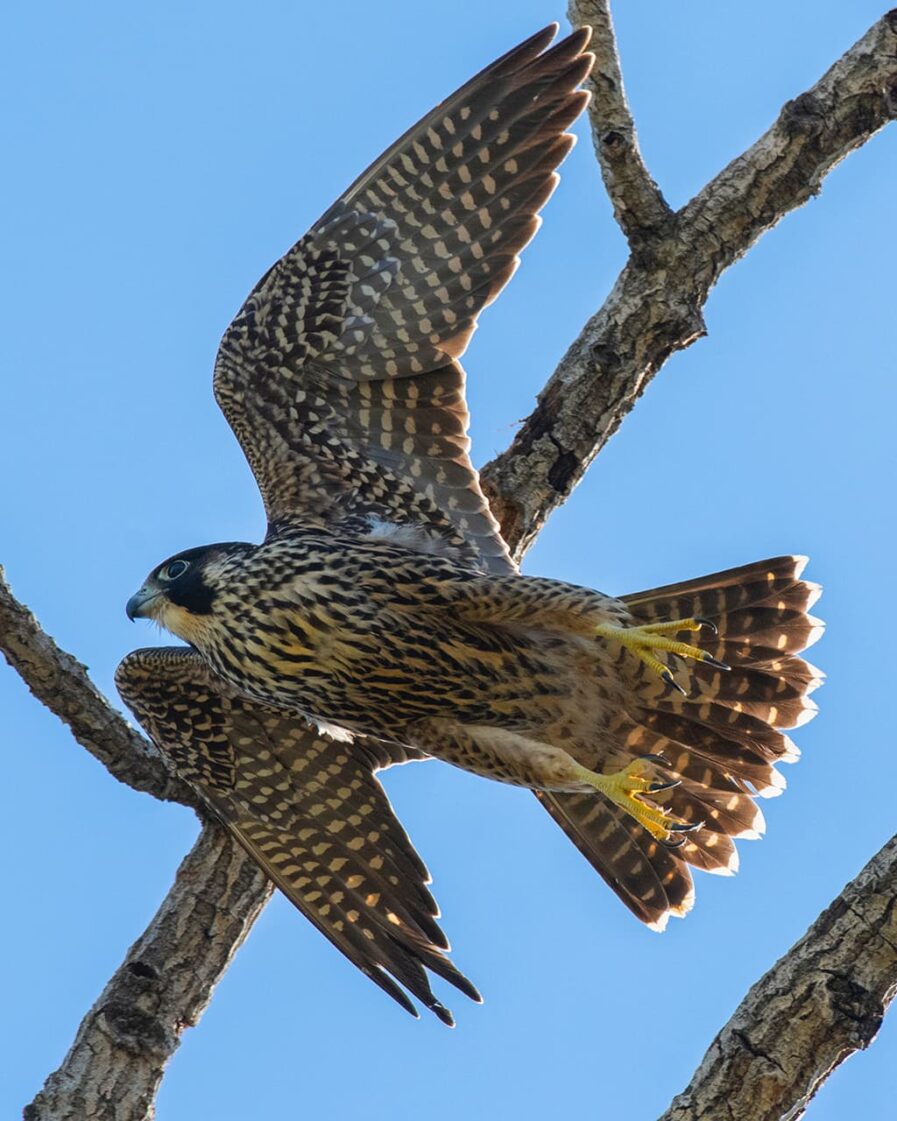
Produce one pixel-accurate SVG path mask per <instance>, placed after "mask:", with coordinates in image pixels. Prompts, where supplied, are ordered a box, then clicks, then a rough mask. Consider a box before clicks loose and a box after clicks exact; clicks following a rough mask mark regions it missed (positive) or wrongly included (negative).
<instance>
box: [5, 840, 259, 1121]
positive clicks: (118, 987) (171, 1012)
mask: <svg viewBox="0 0 897 1121" xmlns="http://www.w3.org/2000/svg"><path fill="white" fill-rule="evenodd" d="M271 890H272V888H271V885H270V883H269V882H268V880H267V878H266V877H265V874H264V873H263V872H262V871H261V869H260V868H259V867H258V865H257V864H255V862H254V861H252V860H251V859H250V858H249V857H248V856H246V854H245V853H244V852H243V850H242V849H240V848H239V847H238V846H237V845H235V844H234V843H233V842H232V841H231V839H230V837H229V836H228V835H227V834H226V833H225V832H224V830H223V829H221V828H220V827H218V826H216V825H207V826H205V827H204V828H203V830H202V832H201V834H200V836H199V840H198V841H197V842H196V844H195V845H194V846H193V849H192V850H191V851H190V853H189V854H188V855H187V857H186V858H185V859H184V861H183V863H182V864H181V866H180V868H179V869H178V873H177V876H176V878H175V881H174V884H173V885H172V888H171V890H170V891H169V893H168V895H167V896H166V898H165V901H164V902H163V904H162V906H161V907H160V908H159V910H158V912H157V913H156V916H155V918H154V919H153V921H152V922H151V923H150V925H149V926H148V927H147V929H146V930H145V931H144V933H143V934H142V935H141V936H140V938H138V940H137V941H136V942H135V943H134V945H133V946H132V947H131V948H130V950H128V953H127V956H126V957H125V960H124V961H123V962H122V964H121V965H120V966H119V967H118V969H117V970H116V971H115V973H114V974H113V976H112V978H111V979H110V981H109V983H108V984H107V985H106V987H105V988H104V989H103V991H102V993H101V994H100V997H99V999H98V1000H97V1002H96V1004H94V1006H93V1008H91V1010H90V1011H89V1012H88V1013H87V1015H86V1016H85V1017H84V1019H83V1020H82V1022H81V1026H80V1027H79V1029H78V1034H77V1035H76V1036H75V1041H74V1043H73V1044H72V1046H71V1049H70V1050H69V1053H68V1054H67V1055H66V1057H65V1061H64V1062H63V1064H62V1066H61V1067H60V1068H59V1070H57V1071H56V1072H55V1073H54V1074H51V1075H50V1077H49V1078H48V1079H47V1081H46V1083H45V1084H44V1087H43V1089H42V1090H41V1092H40V1093H39V1094H38V1095H37V1097H36V1098H35V1099H34V1101H33V1102H32V1103H31V1104H30V1105H29V1106H27V1107H26V1109H25V1112H24V1115H23V1116H24V1121H51V1119H52V1121H61V1119H63V1118H65V1119H70V1121H88V1119H90V1121H134V1119H135V1118H151V1117H153V1116H154V1108H153V1102H154V1100H155V1097H156V1092H157V1091H158V1089H159V1083H160V1082H161V1081H162V1074H163V1073H164V1070H165V1066H166V1064H167V1062H168V1060H169V1059H170V1058H171V1055H172V1054H173V1052H174V1051H175V1050H176V1049H177V1046H178V1044H179V1042H180V1037H181V1034H182V1032H183V1031H184V1029H185V1028H190V1027H193V1026H194V1024H196V1023H197V1022H198V1020H199V1017H200V1016H201V1015H202V1013H203V1011H204V1010H205V1007H206V1005H207V1004H208V1003H209V999H210V998H211V996H212V990H213V989H214V987H215V984H216V983H217V981H218V979H219V978H220V977H221V975H222V974H223V973H224V971H225V970H226V969H227V967H228V965H229V964H230V960H231V958H232V957H233V956H234V954H235V953H236V951H237V950H238V949H239V948H240V945H241V944H242V942H243V939H244V938H245V937H246V935H247V934H248V932H249V928H250V927H251V926H252V924H253V922H254V921H255V919H256V917H257V916H258V914H259V912H260V911H261V909H262V907H264V905H265V903H266V902H267V900H268V897H269V896H270V894H271Z"/></svg>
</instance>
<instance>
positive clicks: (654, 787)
mask: <svg viewBox="0 0 897 1121" xmlns="http://www.w3.org/2000/svg"><path fill="white" fill-rule="evenodd" d="M681 785H682V779H681V778H674V779H672V780H671V781H670V782H652V783H651V785H650V786H649V787H648V789H647V792H646V793H648V794H659V793H660V792H661V790H672V789H673V787H674V786H681Z"/></svg>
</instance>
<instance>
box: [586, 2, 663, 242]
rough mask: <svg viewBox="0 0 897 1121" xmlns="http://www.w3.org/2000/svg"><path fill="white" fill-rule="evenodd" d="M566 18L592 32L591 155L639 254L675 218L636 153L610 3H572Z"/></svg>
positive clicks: (621, 222) (634, 137)
mask: <svg viewBox="0 0 897 1121" xmlns="http://www.w3.org/2000/svg"><path fill="white" fill-rule="evenodd" d="M567 14H568V16H569V17H570V22H571V23H572V24H573V26H574V27H591V28H592V42H591V45H590V50H591V51H592V53H593V54H594V55H595V66H594V68H593V70H592V74H591V77H590V78H589V79H588V80H587V82H586V87H587V88H588V89H589V90H590V91H591V94H592V100H591V102H590V104H589V121H590V122H591V125H592V140H593V142H594V144H595V155H596V156H597V157H598V165H599V167H600V168H601V177H602V179H603V180H604V186H605V189H606V190H607V193H608V195H609V197H610V201H611V203H612V204H613V208H614V217H615V218H616V219H617V222H618V223H619V224H620V228H621V229H622V231H623V233H624V234H625V235H626V238H627V240H628V241H629V245H630V248H631V249H633V250H637V249H638V247H639V245H640V244H641V243H642V242H644V241H646V240H649V239H650V238H651V237H653V236H654V234H655V233H656V231H657V230H658V229H659V228H660V227H661V226H663V225H665V224H666V223H667V221H668V220H669V219H670V218H671V217H672V214H673V212H672V210H671V209H670V206H669V204H668V203H667V201H666V199H665V198H664V197H663V195H662V194H661V191H660V188H659V187H658V186H657V184H656V183H655V182H654V180H653V179H652V178H651V175H650V173H649V171H648V169H647V168H646V167H645V163H644V161H643V159H642V154H641V152H640V151H639V146H638V136H637V135H636V131H635V122H634V121H633V119H632V114H631V113H630V111H629V105H628V103H627V101H626V93H625V91H624V89H623V75H622V73H621V71H620V57H619V55H618V54H617V42H616V37H615V35H614V25H613V20H612V19H611V14H610V3H609V0H570V6H569V9H568V13H567Z"/></svg>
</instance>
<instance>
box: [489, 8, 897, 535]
mask: <svg viewBox="0 0 897 1121" xmlns="http://www.w3.org/2000/svg"><path fill="white" fill-rule="evenodd" d="M895 52H897V10H895V11H892V12H889V13H888V14H887V15H885V16H883V17H882V18H881V19H880V20H879V21H878V22H877V23H876V24H874V25H873V26H872V28H871V29H870V30H869V31H868V32H867V34H866V35H864V36H863V38H862V39H860V40H859V42H858V43H856V44H855V45H854V46H853V47H851V49H850V50H849V51H848V52H847V53H846V54H845V55H844V56H843V57H842V58H840V59H839V60H838V62H836V63H835V65H834V66H833V67H832V68H831V69H830V70H829V71H828V73H827V74H825V75H824V77H823V78H821V79H820V81H819V82H817V84H816V85H815V86H813V87H812V89H810V90H808V91H807V92H806V93H804V94H801V96H800V97H798V98H796V99H795V100H794V101H790V102H788V104H787V105H786V106H785V107H784V108H783V109H782V112H781V113H780V114H779V117H778V120H777V121H776V122H775V124H774V125H773V126H772V128H770V129H769V131H768V132H766V133H765V134H764V135H763V136H762V137H761V138H760V139H759V140H758V141H757V142H756V144H754V145H753V147H751V148H749V149H748V151H747V152H745V153H744V154H743V155H741V156H739V157H738V158H737V159H735V160H733V161H732V163H730V164H729V166H728V167H727V168H725V170H724V171H722V172H721V173H720V174H719V175H718V176H717V177H716V178H715V179H714V180H713V181H712V182H710V183H709V184H708V185H707V186H706V187H705V188H704V189H703V190H702V191H701V192H700V194H698V195H696V196H695V198H693V199H692V200H691V202H689V203H688V204H687V206H685V207H684V208H683V209H682V210H681V211H679V212H678V213H677V214H676V215H675V216H674V218H673V219H671V221H670V223H669V225H668V227H667V228H666V229H665V230H664V232H663V234H662V236H661V235H658V236H657V237H655V238H654V239H653V240H651V241H650V242H649V243H647V244H646V245H644V246H643V247H642V248H641V249H640V250H638V251H637V252H634V253H633V255H632V256H631V257H630V259H629V261H628V263H627V264H626V267H625V268H624V269H623V272H622V273H621V274H620V276H619V278H618V279H617V282H616V284H615V285H614V288H613V291H612V292H611V294H610V295H609V296H608V298H607V301H606V302H605V304H604V306H603V307H602V308H601V310H600V311H599V312H598V313H597V314H596V315H595V316H593V317H592V319H590V320H589V322H588V323H586V325H585V327H584V328H583V330H582V332H581V334H580V335H579V338H577V339H576V341H575V342H574V343H573V345H572V346H571V347H570V349H569V350H568V351H567V354H566V355H565V356H564V358H563V359H562V360H561V363H560V365H559V366H558V368H557V370H556V371H555V373H554V374H553V375H552V377H551V379H550V381H549V382H548V384H547V385H546V387H545V389H544V390H543V391H542V393H541V394H540V396H539V401H538V405H537V406H536V409H535V411H534V412H533V413H532V414H531V415H530V417H529V418H528V419H527V421H526V422H525V423H524V425H523V426H522V428H521V429H520V431H519V432H518V433H517V436H516V437H515V439H514V442H513V443H512V445H511V447H510V448H509V449H508V450H507V451H506V452H504V453H503V454H502V455H500V456H498V457H497V458H496V459H494V460H493V461H492V462H491V463H490V464H489V466H488V468H487V469H486V473H485V474H486V479H487V484H488V491H489V496H490V499H491V501H492V504H493V508H494V510H495V512H496V514H497V515H498V517H499V519H500V521H501V523H502V530H503V532H504V534H505V536H506V538H507V539H508V540H509V541H510V542H511V543H512V545H513V546H514V547H515V548H516V549H517V550H518V554H519V553H520V552H521V551H522V550H523V549H524V548H525V546H526V545H528V544H529V542H530V541H531V540H532V538H533V536H534V535H535V534H536V533H538V531H539V529H540V528H541V526H542V524H543V522H544V521H545V518H546V517H547V516H548V514H549V513H550V512H551V511H552V510H553V509H554V508H555V507H556V506H558V505H559V504H560V503H561V502H562V501H563V500H564V499H565V498H566V497H567V495H568V494H569V493H570V491H571V490H572V489H573V487H574V486H575V485H576V483H577V482H578V481H579V480H580V478H581V477H582V475H583V472H584V471H585V470H586V468H587V467H588V465H589V464H590V463H591V462H592V460H593V459H594V457H595V455H596V454H597V453H598V452H599V451H600V449H601V448H602V447H603V446H604V444H605V443H606V442H607V440H608V439H609V438H610V437H611V436H612V435H613V433H614V432H615V431H616V429H617V428H618V426H619V424H620V421H621V420H622V419H623V417H624V416H625V415H626V414H627V413H628V412H629V410H630V409H631V408H632V407H633V405H634V404H635V402H636V401H637V400H638V398H639V397H640V396H641V394H642V393H643V392H644V389H645V386H646V385H647V384H648V382H649V381H650V380H651V378H653V377H654V375H655V374H656V373H657V371H658V370H659V369H660V367H661V366H662V365H663V364H664V362H665V361H666V360H667V359H668V358H669V357H670V355H671V354H672V353H673V352H674V351H676V350H680V349H682V348H684V347H686V346H689V345H690V344H691V343H692V342H694V341H695V339H697V338H699V337H700V336H701V335H703V334H704V333H705V329H704V321H703V317H702V309H703V306H704V303H705V302H706V300H707V296H708V294H709V292H710V289H711V288H712V287H713V285H714V284H715V283H716V281H717V280H718V279H719V276H720V274H721V273H722V272H723V271H724V270H725V269H726V268H728V267H729V265H731V264H733V262H735V261H736V260H737V259H738V258H739V257H740V256H742V254H744V253H745V252H746V251H747V250H748V249H749V248H750V247H751V245H753V244H754V242H755V241H756V240H757V238H758V237H760V235H761V234H762V233H764V232H765V231H766V230H768V229H770V228H771V227H772V226H774V225H775V224H776V223H777V222H778V221H779V220H780V219H781V218H782V217H784V215H785V214H787V213H788V212H789V211H791V210H794V209H795V208H796V207H798V206H800V205H801V204H803V203H804V202H806V201H807V199H808V198H810V197H811V196H812V195H813V194H815V193H817V192H818V190H819V186H820V183H821V182H822V180H823V178H824V177H825V176H826V175H827V174H828V172H829V171H831V169H832V168H833V167H834V166H835V164H837V163H838V162H839V160H842V159H843V158H844V157H845V156H846V155H847V154H848V153H850V152H852V151H853V150H854V149H855V148H857V147H859V146H860V145H861V144H863V143H865V141H867V140H868V139H869V138H870V137H871V136H873V135H874V134H875V133H876V132H877V131H878V130H879V129H880V128H882V127H883V126H884V125H885V124H887V123H888V122H889V121H892V120H893V119H894V118H895V116H897V53H895Z"/></svg>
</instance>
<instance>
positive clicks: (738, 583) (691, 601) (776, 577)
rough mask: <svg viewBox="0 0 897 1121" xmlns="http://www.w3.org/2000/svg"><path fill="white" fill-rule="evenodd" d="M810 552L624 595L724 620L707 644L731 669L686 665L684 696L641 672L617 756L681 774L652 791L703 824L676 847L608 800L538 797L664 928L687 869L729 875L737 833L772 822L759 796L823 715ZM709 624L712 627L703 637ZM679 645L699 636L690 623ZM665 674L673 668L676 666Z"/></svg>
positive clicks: (673, 611)
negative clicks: (818, 700)
mask: <svg viewBox="0 0 897 1121" xmlns="http://www.w3.org/2000/svg"><path fill="white" fill-rule="evenodd" d="M806 563H807V560H806V557H796V556H785V557H776V558H774V559H772V560H765V561H758V562H756V563H754V564H749V565H745V566H743V567H741V568H736V569H731V570H729V571H726V572H719V573H715V574H713V575H710V576H704V577H701V578H700V579H697V580H689V581H686V582H684V583H680V584H670V585H666V586H664V587H661V588H654V589H651V590H650V591H645V592H637V593H636V594H634V595H629V596H623V597H621V598H622V601H623V603H625V604H626V606H627V608H628V610H629V612H630V613H631V615H632V620H633V624H634V625H643V624H647V623H655V622H663V621H666V620H670V619H693V618H700V619H704V620H706V621H707V622H709V623H712V624H713V626H714V627H715V628H716V634H715V635H714V636H712V637H710V638H709V639H706V640H705V639H704V638H703V637H702V640H701V645H702V647H703V648H704V649H706V650H707V652H708V653H709V654H711V655H712V657H714V658H715V659H717V660H718V661H721V662H724V663H725V664H726V665H728V666H730V667H731V669H730V670H729V671H724V670H721V669H718V668H716V667H714V666H711V665H708V664H706V663H699V664H698V665H696V666H692V665H690V666H689V672H690V684H689V689H688V693H687V695H685V696H683V695H681V694H680V693H679V692H678V691H676V690H675V689H673V688H672V687H670V686H669V685H668V684H666V683H664V682H663V681H661V680H660V679H659V678H657V677H656V676H652V675H650V674H649V673H647V672H643V667H637V668H635V669H634V671H633V691H632V699H631V704H630V705H629V706H628V711H627V712H626V713H622V714H620V718H619V721H618V735H619V739H620V754H619V757H618V758H620V759H623V758H626V759H629V760H631V759H633V758H636V757H638V756H644V755H653V756H659V757H661V758H662V759H663V760H664V761H665V767H664V773H665V774H666V773H667V772H668V773H669V777H670V779H671V780H672V779H678V780H680V784H679V785H678V786H676V787H675V788H673V789H671V790H669V791H667V792H665V793H664V794H662V795H658V801H659V802H660V803H661V804H662V805H663V806H664V808H665V809H666V810H668V811H669V812H670V813H671V814H672V815H675V817H677V818H680V819H682V820H684V821H685V822H689V823H695V824H696V823H698V822H700V823H702V827H701V828H700V829H698V830H696V831H695V832H692V833H685V834H683V838H684V839H683V842H682V844H681V845H680V846H679V847H678V848H668V847H666V846H665V845H663V844H662V843H660V842H658V841H656V840H654V839H653V838H652V837H651V836H650V835H649V834H648V833H647V832H646V831H645V830H644V829H642V828H641V827H640V826H639V825H638V824H637V823H636V822H635V821H633V820H632V819H631V818H627V817H626V815H625V814H623V813H621V811H619V810H617V809H616V807H614V806H612V805H610V804H609V803H607V802H606V801H605V800H603V799H602V800H599V801H596V800H595V799H593V798H590V797H588V796H587V795H580V794H554V793H545V792H540V793H539V794H538V797H539V800H540V801H541V802H542V804H543V805H544V806H545V808H546V809H547V810H548V812H549V813H550V814H551V816H552V817H553V818H554V819H555V821H557V822H558V824H559V825H560V826H561V828H562V829H563V830H564V832H565V833H566V834H567V835H568V836H569V837H570V838H571V840H572V841H573V842H574V844H575V845H576V846H577V848H579V850H580V851H581V852H582V853H583V855H584V856H585V857H586V859H587V860H588V861H589V862H590V863H591V864H592V866H593V867H594V868H595V869H596V871H597V872H598V873H599V874H600V875H601V876H602V877H603V879H604V880H605V881H606V882H607V883H608V884H609V885H610V886H611V888H612V889H613V890H614V891H615V892H616V894H617V895H618V896H619V897H620V899H621V900H622V901H623V902H624V903H625V904H626V906H627V907H628V908H629V909H630V910H631V911H632V912H633V914H635V915H636V916H637V917H638V918H639V919H641V920H642V921H643V922H644V923H646V924H647V925H648V926H650V927H652V928H654V929H657V930H662V929H663V928H664V927H665V926H666V923H667V920H668V918H669V916H670V915H676V916H682V915H684V914H686V913H687V912H688V911H689V910H690V909H691V906H692V904H693V902H694V890H693V886H692V877H691V872H690V869H691V868H701V869H703V870H704V871H706V872H714V873H717V874H722V875H731V874H732V873H734V872H735V871H736V870H737V867H738V853H737V850H736V848H735V844H734V841H735V839H737V838H741V839H753V838H756V837H759V836H760V835H761V834H762V833H763V831H764V821H763V814H762V812H761V811H760V808H759V806H758V805H757V802H756V799H757V798H769V797H774V796H775V795H778V794H781V792H782V790H783V789H784V787H785V779H784V777H783V776H782V775H781V774H780V773H779V772H778V771H777V770H776V765H777V764H778V763H790V762H794V761H795V760H796V759H797V758H798V757H799V752H798V750H797V747H796V746H795V745H794V743H793V742H792V740H791V739H790V737H789V736H788V735H786V734H785V731H784V730H785V729H790V728H795V727H798V726H800V725H801V724H804V723H806V721H807V720H809V719H811V718H812V717H813V716H814V715H815V712H816V705H815V704H814V703H813V701H812V699H811V698H810V694H811V693H812V692H813V690H814V689H816V688H817V687H818V686H819V685H820V684H821V683H822V680H823V675H822V674H821V673H820V671H819V670H817V669H816V668H815V667H814V666H812V665H811V664H810V663H809V662H807V661H805V660H804V659H803V658H801V657H799V656H798V655H799V654H800V653H801V651H803V650H805V649H807V647H809V646H811V645H812V644H813V643H814V642H816V640H817V639H818V638H819V637H820V635H821V634H822V630H823V626H822V623H821V622H820V621H819V620H818V619H816V618H814V617H813V616H812V615H810V614H809V611H810V609H811V607H812V606H813V604H814V603H815V602H816V600H817V599H818V598H819V594H820V590H821V589H820V588H819V586H818V585H817V584H813V583H810V582H808V581H805V580H803V579H801V574H802V572H803V570H804V567H805V565H806ZM703 633H706V632H702V634H703ZM681 638H682V641H686V642H687V641H693V639H691V638H690V635H689V632H683V633H682V635H681ZM669 665H670V669H671V671H672V672H673V673H676V671H677V667H676V665H675V664H674V661H672V660H670V662H669Z"/></svg>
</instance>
